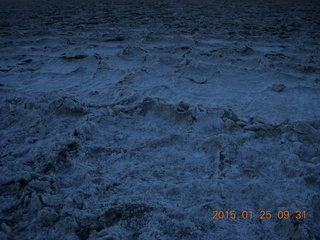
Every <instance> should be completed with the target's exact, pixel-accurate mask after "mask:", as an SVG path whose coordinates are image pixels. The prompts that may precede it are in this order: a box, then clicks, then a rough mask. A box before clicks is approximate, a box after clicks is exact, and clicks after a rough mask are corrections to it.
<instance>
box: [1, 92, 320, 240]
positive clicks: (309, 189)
mask: <svg viewBox="0 0 320 240" xmlns="http://www.w3.org/2000/svg"><path fill="white" fill-rule="evenodd" d="M3 103H4V104H2V106H1V112H3V113H5V112H6V113H7V114H6V116H9V118H8V119H6V120H5V121H4V120H2V121H1V128H2V129H4V128H6V129H7V131H6V135H5V136H4V138H3V139H2V143H1V148H2V151H1V152H2V156H1V157H2V164H3V166H6V172H5V173H4V175H3V176H2V178H1V191H2V192H3V193H5V194H4V195H3V196H2V202H4V203H5V204H3V205H2V209H1V210H2V216H1V218H2V219H3V220H4V222H5V223H6V225H5V226H7V227H8V226H12V227H13V229H12V230H13V232H14V233H15V236H17V237H19V236H20V234H22V235H21V236H23V235H25V234H28V236H29V237H30V238H34V237H36V236H38V237H39V230H40V229H42V230H44V229H46V231H47V233H46V234H45V235H47V234H49V235H50V236H52V237H53V238H59V236H60V237H62V236H68V238H70V239H73V238H77V237H80V239H86V238H87V237H89V239H96V238H97V237H98V236H101V237H106V236H110V237H111V236H113V237H114V238H115V239H117V237H118V238H120V239H121V238H132V234H136V235H138V236H139V239H148V238H149V239H150V237H151V238H152V237H153V238H154V239H158V238H163V239H168V238H170V239H175V238H177V239H181V238H184V239H189V238H200V239H206V238H208V239H210V238H212V237H219V236H220V237H222V236H223V234H225V231H229V230H230V228H233V229H234V231H244V229H247V227H248V229H251V230H247V231H252V229H255V231H257V234H258V235H259V232H265V231H269V232H270V233H269V235H268V236H269V237H274V236H278V235H280V236H281V235H282V236H287V235H288V234H289V235H292V236H295V237H297V236H302V237H306V238H307V237H310V230H311V231H312V234H318V233H317V231H318V230H317V227H316V226H317V222H315V221H314V219H315V218H316V216H317V212H316V210H317V207H318V205H317V204H319V198H317V195H315V193H317V186H318V185H319V178H318V175H319V171H320V165H319V151H320V149H319V142H320V140H319V136H320V134H319V130H320V122H319V121H313V122H301V121H300V122H290V121H289V122H284V123H282V124H280V125H272V124H269V123H268V122H264V121H262V120H261V119H239V117H238V116H237V115H236V114H235V113H234V112H232V110H229V109H219V108H215V109H208V108H204V107H199V106H193V105H189V104H187V103H183V102H180V103H177V104H176V105H174V104H169V103H166V102H165V101H164V100H161V99H158V98H146V99H144V100H143V101H142V102H139V103H135V104H132V106H129V107H126V106H123V105H120V106H117V105H116V106H107V107H101V108H96V107H94V108H92V107H88V106H87V105H86V104H85V103H80V102H79V101H78V100H77V99H76V98H74V97H70V96H61V97H58V98H55V97H50V96H45V95H44V96H41V97H39V98H38V99H33V98H31V99H30V98H26V97H21V98H12V99H9V98H8V99H6V100H5V101H3ZM52 116H55V117H54V118H52ZM26 122H27V123H28V125H26ZM8 141H10V143H11V144H10V145H8V144H7V142H8ZM270 183H272V184H270ZM236 199H238V200H236ZM293 199H294V201H293ZM284 208H285V209H292V210H297V209H307V211H308V214H309V215H310V218H309V219H305V220H304V221H303V222H302V223H301V224H299V226H298V227H296V225H295V224H294V223H293V222H290V221H287V222H284V221H283V222H281V221H279V220H278V221H276V220H273V221H268V222H264V223H263V224H259V223H258V222H255V221H253V222H252V221H247V222H245V221H244V220H238V221H239V222H238V223H237V224H236V223H230V222H228V221H219V222H213V220H212V219H211V211H212V210H214V209H254V210H258V209H284ZM40 209H41V210H40ZM311 216H312V217H311ZM30 218H31V219H32V221H31V222H29V221H26V220H27V219H30ZM25 221H26V222H25ZM243 221H244V222H243ZM244 226H247V227H244ZM8 228H9V229H10V227H8ZM228 229H229V230H228ZM19 233H20V234H19ZM2 234H3V236H4V235H5V233H2ZM6 234H9V235H10V232H8V233H6ZM59 234H61V235H59ZM264 234H266V233H264ZM157 236H158V237H157Z"/></svg>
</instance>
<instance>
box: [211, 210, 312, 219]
mask: <svg viewBox="0 0 320 240" xmlns="http://www.w3.org/2000/svg"><path fill="white" fill-rule="evenodd" d="M212 213H213V216H212V219H214V220H218V219H254V218H256V219H262V220H265V219H272V218H276V219H290V218H291V219H297V220H302V219H304V218H307V212H306V211H288V210H279V211H274V212H272V211H267V210H261V211H258V212H254V211H212Z"/></svg>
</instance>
